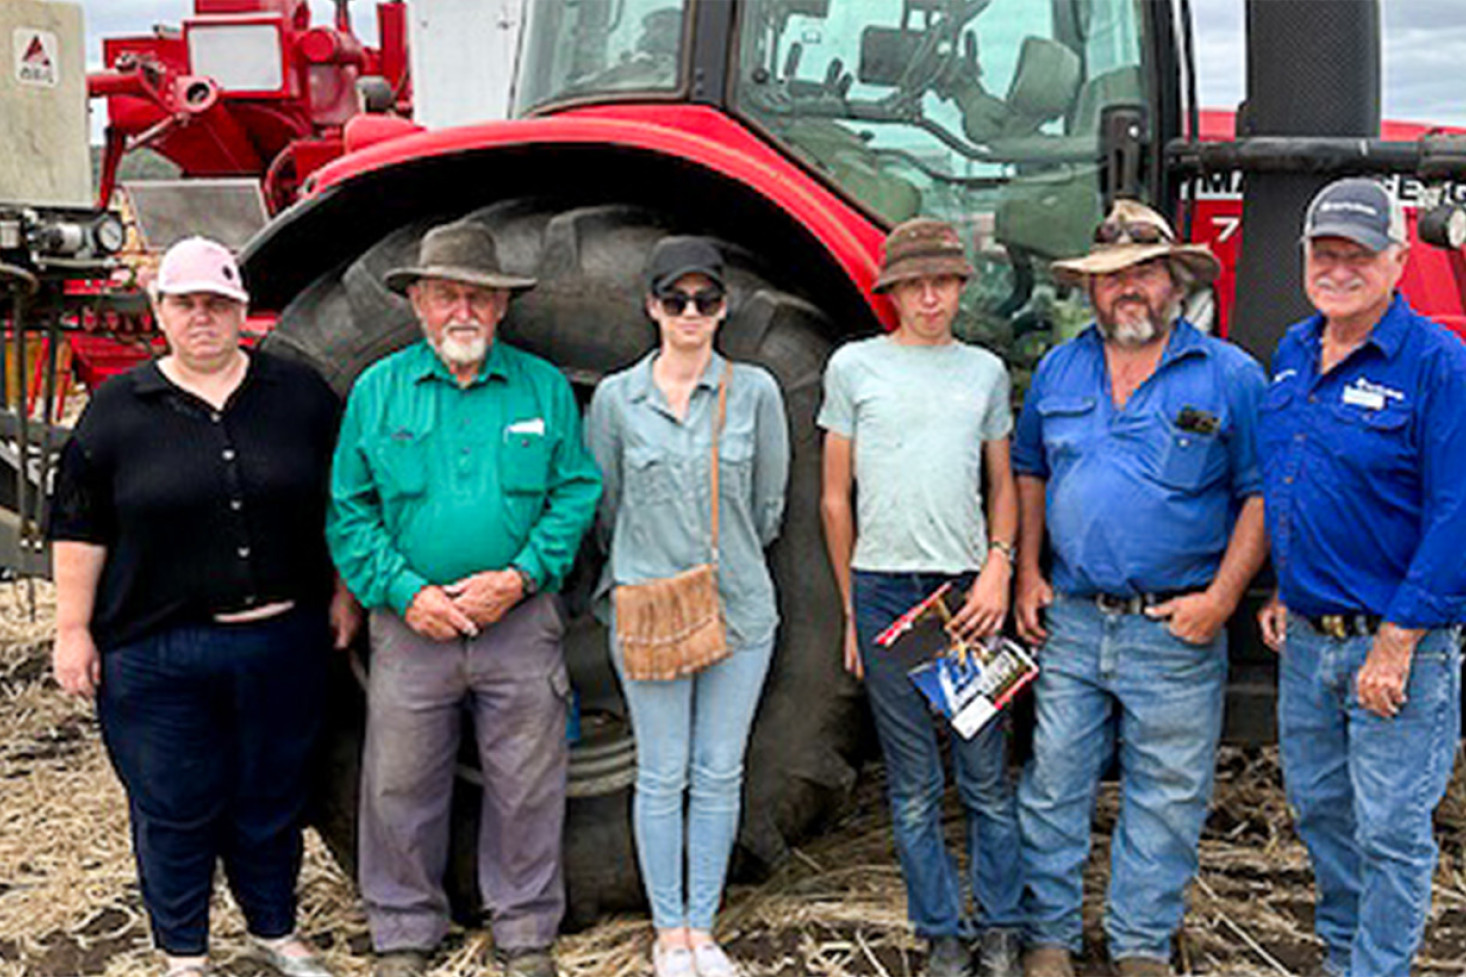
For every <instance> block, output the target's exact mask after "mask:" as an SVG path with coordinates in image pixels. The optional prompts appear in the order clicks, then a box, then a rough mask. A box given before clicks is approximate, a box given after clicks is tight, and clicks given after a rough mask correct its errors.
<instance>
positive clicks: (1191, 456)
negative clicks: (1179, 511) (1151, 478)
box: [1157, 417, 1227, 492]
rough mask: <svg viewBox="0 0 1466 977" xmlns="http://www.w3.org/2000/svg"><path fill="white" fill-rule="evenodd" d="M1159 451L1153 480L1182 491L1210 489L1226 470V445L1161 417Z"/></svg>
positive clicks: (1211, 435) (1215, 438)
mask: <svg viewBox="0 0 1466 977" xmlns="http://www.w3.org/2000/svg"><path fill="white" fill-rule="evenodd" d="M1161 430H1162V435H1161V437H1162V441H1161V452H1160V465H1159V469H1158V471H1157V478H1159V479H1160V481H1161V483H1162V484H1164V485H1167V486H1169V487H1170V488H1173V489H1180V490H1181V491H1183V492H1195V491H1198V490H1200V489H1203V488H1206V487H1208V486H1210V485H1211V484H1212V483H1213V482H1215V481H1216V480H1217V479H1218V478H1219V477H1221V475H1222V474H1223V473H1225V471H1226V466H1227V446H1226V444H1225V442H1223V440H1222V438H1221V435H1219V434H1202V433H1200V432H1198V431H1186V430H1183V429H1181V428H1179V427H1177V426H1176V424H1175V422H1174V421H1172V420H1170V419H1169V418H1164V417H1163V418H1161Z"/></svg>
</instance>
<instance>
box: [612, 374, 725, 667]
mask: <svg viewBox="0 0 1466 977" xmlns="http://www.w3.org/2000/svg"><path fill="white" fill-rule="evenodd" d="M732 372H733V364H731V363H729V364H728V366H727V368H726V369H724V371H723V378H722V380H721V381H719V383H718V414H717V419H716V421H715V422H714V424H713V467H712V488H713V500H712V532H711V537H712V556H711V559H709V561H708V562H707V563H704V564H701V565H700V566H695V567H693V568H692V569H691V570H684V571H682V572H681V573H679V574H677V575H676V576H675V577H664V578H662V579H660V580H648V581H646V582H645V583H636V584H619V585H618V586H617V587H616V590H615V592H614V593H615V597H614V600H615V602H616V640H617V641H618V642H619V643H620V645H621V656H622V665H623V669H624V671H625V673H626V677H627V678H631V679H637V680H639V681H649V680H650V681H667V680H669V679H676V678H682V677H683V676H685V675H691V674H692V673H693V672H696V671H698V670H699V669H703V668H706V667H708V666H709V665H712V664H714V663H715V662H719V661H722V660H723V659H724V658H727V657H728V653H729V649H728V630H727V626H726V625H725V623H724V621H723V603H722V601H721V600H720V599H719V597H718V441H719V440H720V439H721V438H722V436H723V418H724V416H725V414H726V412H727V409H728V377H729V376H730V375H731V374H732Z"/></svg>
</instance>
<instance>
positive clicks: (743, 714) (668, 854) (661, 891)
mask: <svg viewBox="0 0 1466 977" xmlns="http://www.w3.org/2000/svg"><path fill="white" fill-rule="evenodd" d="M773 654H774V642H773V639H772V638H771V639H769V640H768V641H765V642H761V643H759V644H756V645H750V646H748V647H745V648H738V649H735V650H734V651H733V653H732V654H731V655H729V656H728V657H727V658H725V659H723V660H722V661H720V662H718V663H717V664H716V665H711V666H709V667H707V668H705V669H703V670H702V671H701V672H698V673H697V674H696V675H692V676H690V677H688V678H684V679H677V680H675V681H671V682H639V681H634V680H630V679H628V678H626V676H625V674H624V673H621V656H620V654H619V653H616V654H613V655H612V658H613V660H614V661H615V662H616V669H617V671H618V673H621V688H622V691H623V692H624V694H625V696H626V705H627V706H628V708H630V710H631V726H632V730H633V731H634V733H635V734H636V795H635V799H634V800H633V802H632V811H631V818H632V830H633V832H634V834H635V836H636V852H637V859H638V861H639V862H640V864H641V878H642V884H643V885H645V886H646V891H647V899H648V901H649V902H650V903H651V906H652V925H653V926H655V927H656V928H657V929H659V930H661V929H677V928H678V927H682V926H686V927H689V928H691V929H696V930H709V931H711V930H712V928H713V918H714V916H716V914H717V911H718V904H719V902H721V901H722V898H723V881H724V879H725V878H726V876H727V873H728V859H729V857H730V856H731V855H732V853H733V840H734V838H735V837H736V836H737V834H738V815H739V807H740V802H741V801H742V796H743V755H744V752H745V750H746V748H747V746H748V731H749V728H750V727H751V726H752V725H753V714H754V710H755V709H756V708H757V707H758V700H759V694H760V693H761V692H762V691H763V687H764V677H765V676H766V675H767V674H768V671H769V662H770V660H771V659H772V658H773ZM684 801H686V804H685V808H686V814H685V817H684ZM684 834H685V836H686V839H687V843H686V848H685V852H686V856H685V862H686V879H687V886H686V890H685V891H686V894H685V895H684V889H683V884H682V882H683V865H684V847H683V837H684Z"/></svg>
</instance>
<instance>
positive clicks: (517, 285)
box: [383, 220, 537, 295]
mask: <svg viewBox="0 0 1466 977" xmlns="http://www.w3.org/2000/svg"><path fill="white" fill-rule="evenodd" d="M420 278H446V279H447V280H449V281H453V282H463V283H464V284H467V285H482V286H484V287H486V288H507V289H510V290H513V291H523V290H524V289H527V288H534V287H535V285H536V284H537V282H536V280H535V279H533V278H526V277H524V276H523V275H511V274H508V273H507V272H505V271H504V269H503V266H502V265H500V264H499V249H498V248H497V247H495V246H494V237H493V235H491V234H490V233H489V231H488V228H486V227H484V226H483V225H482V224H478V223H475V222H474V221H471V220H458V221H454V222H453V223H451V224H440V225H438V226H437V227H435V228H433V229H432V230H430V231H428V232H427V233H426V234H424V235H423V239H422V243H421V244H420V245H418V249H417V264H416V265H413V266H411V267H409V268H394V269H392V270H391V271H389V272H387V274H386V275H385V276H384V278H383V281H384V282H386V285H387V287H388V288H390V289H391V290H392V291H394V292H397V293H398V294H399V295H400V294H405V293H406V292H407V286H409V285H411V284H412V283H413V282H415V281H417V280H418V279H420Z"/></svg>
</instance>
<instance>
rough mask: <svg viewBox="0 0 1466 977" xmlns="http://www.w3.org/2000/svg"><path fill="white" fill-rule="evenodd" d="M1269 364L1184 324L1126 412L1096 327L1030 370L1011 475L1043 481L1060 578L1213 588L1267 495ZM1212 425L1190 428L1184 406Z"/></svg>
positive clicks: (1088, 584)
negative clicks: (1264, 450) (1251, 506)
mask: <svg viewBox="0 0 1466 977" xmlns="http://www.w3.org/2000/svg"><path fill="white" fill-rule="evenodd" d="M1266 386H1267V380H1266V377H1265V376H1264V375H1263V372H1262V367H1260V366H1259V365H1258V364H1257V361H1256V360H1254V359H1253V358H1252V357H1251V356H1249V355H1248V354H1247V353H1245V352H1243V351H1242V350H1241V349H1239V348H1238V347H1236V346H1233V345H1232V344H1231V343H1227V342H1223V341H1222V340H1219V339H1215V338H1212V337H1210V336H1205V335H1202V333H1201V332H1199V331H1198V330H1197V329H1196V327H1195V326H1193V325H1191V324H1190V323H1189V322H1187V321H1186V320H1184V319H1180V320H1177V322H1176V324H1175V327H1174V328H1173V330H1172V332H1171V337H1170V339H1169V340H1168V341H1167V344H1166V348H1165V350H1164V352H1163V353H1162V354H1161V359H1160V363H1159V364H1157V366H1156V369H1155V372H1154V373H1153V374H1152V375H1151V376H1150V377H1149V378H1148V379H1147V380H1146V381H1145V382H1144V383H1142V384H1141V385H1140V387H1139V388H1138V389H1137V390H1136V391H1135V393H1134V394H1132V395H1131V396H1130V399H1129V400H1128V401H1127V402H1126V404H1125V406H1124V407H1123V408H1117V407H1116V406H1115V405H1114V401H1113V399H1112V398H1111V395H1110V380H1109V373H1108V370H1107V368H1106V365H1105V351H1104V340H1103V339H1102V337H1101V336H1100V334H1099V332H1098V330H1097V329H1096V327H1094V326H1091V327H1089V328H1088V329H1086V330H1085V331H1084V332H1082V333H1080V334H1079V336H1077V337H1076V338H1074V339H1073V340H1070V341H1069V342H1067V343H1065V344H1063V345H1062V346H1059V347H1057V348H1055V349H1054V350H1052V351H1051V352H1050V353H1049V354H1048V355H1047V356H1046V357H1044V360H1043V362H1042V363H1040V364H1039V368H1038V372H1037V373H1035V374H1034V378H1033V385H1032V387H1031V389H1030V390H1029V393H1028V398H1027V400H1026V401H1025V402H1024V405H1023V414H1022V416H1021V417H1020V418H1019V420H1018V428H1017V434H1016V436H1015V438H1014V442H1013V470H1014V471H1015V472H1016V473H1017V474H1019V475H1028V476H1031V477H1034V478H1039V479H1043V480H1044V481H1045V482H1046V483H1047V484H1046V512H1045V515H1046V518H1047V524H1048V531H1049V540H1050V542H1051V543H1052V544H1053V550H1054V586H1055V587H1056V588H1057V589H1058V590H1060V591H1061V592H1064V593H1068V594H1076V595H1088V594H1095V593H1106V594H1116V595H1133V594H1137V593H1146V592H1158V591H1167V590H1192V589H1196V588H1199V587H1205V586H1206V585H1207V584H1208V583H1210V582H1211V579H1212V577H1213V576H1215V575H1216V572H1217V568H1218V567H1219V566H1220V565H1221V562H1222V555H1223V553H1225V551H1226V549H1227V543H1228V541H1229V540H1230V538H1231V535H1232V527H1233V524H1234V523H1235V522H1236V518H1237V513H1238V511H1239V510H1240V509H1241V506H1242V503H1243V502H1244V501H1245V500H1246V499H1247V498H1248V497H1250V496H1254V495H1258V494H1261V491H1262V476H1261V473H1260V472H1259V469H1258V460H1257V450H1256V437H1255V435H1256V426H1257V405H1258V401H1259V400H1261V398H1262V394H1263V391H1264V389H1265V388H1266ZM1187 408H1191V409H1192V411H1193V413H1195V412H1202V413H1203V414H1204V415H1205V416H1207V417H1208V418H1209V423H1208V424H1207V425H1205V426H1206V428H1207V429H1206V430H1199V429H1195V427H1194V426H1193V427H1192V429H1183V428H1182V426H1181V425H1179V424H1178V423H1177V422H1178V420H1179V419H1180V418H1181V415H1182V413H1183V411H1185V410H1186V409H1187Z"/></svg>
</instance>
